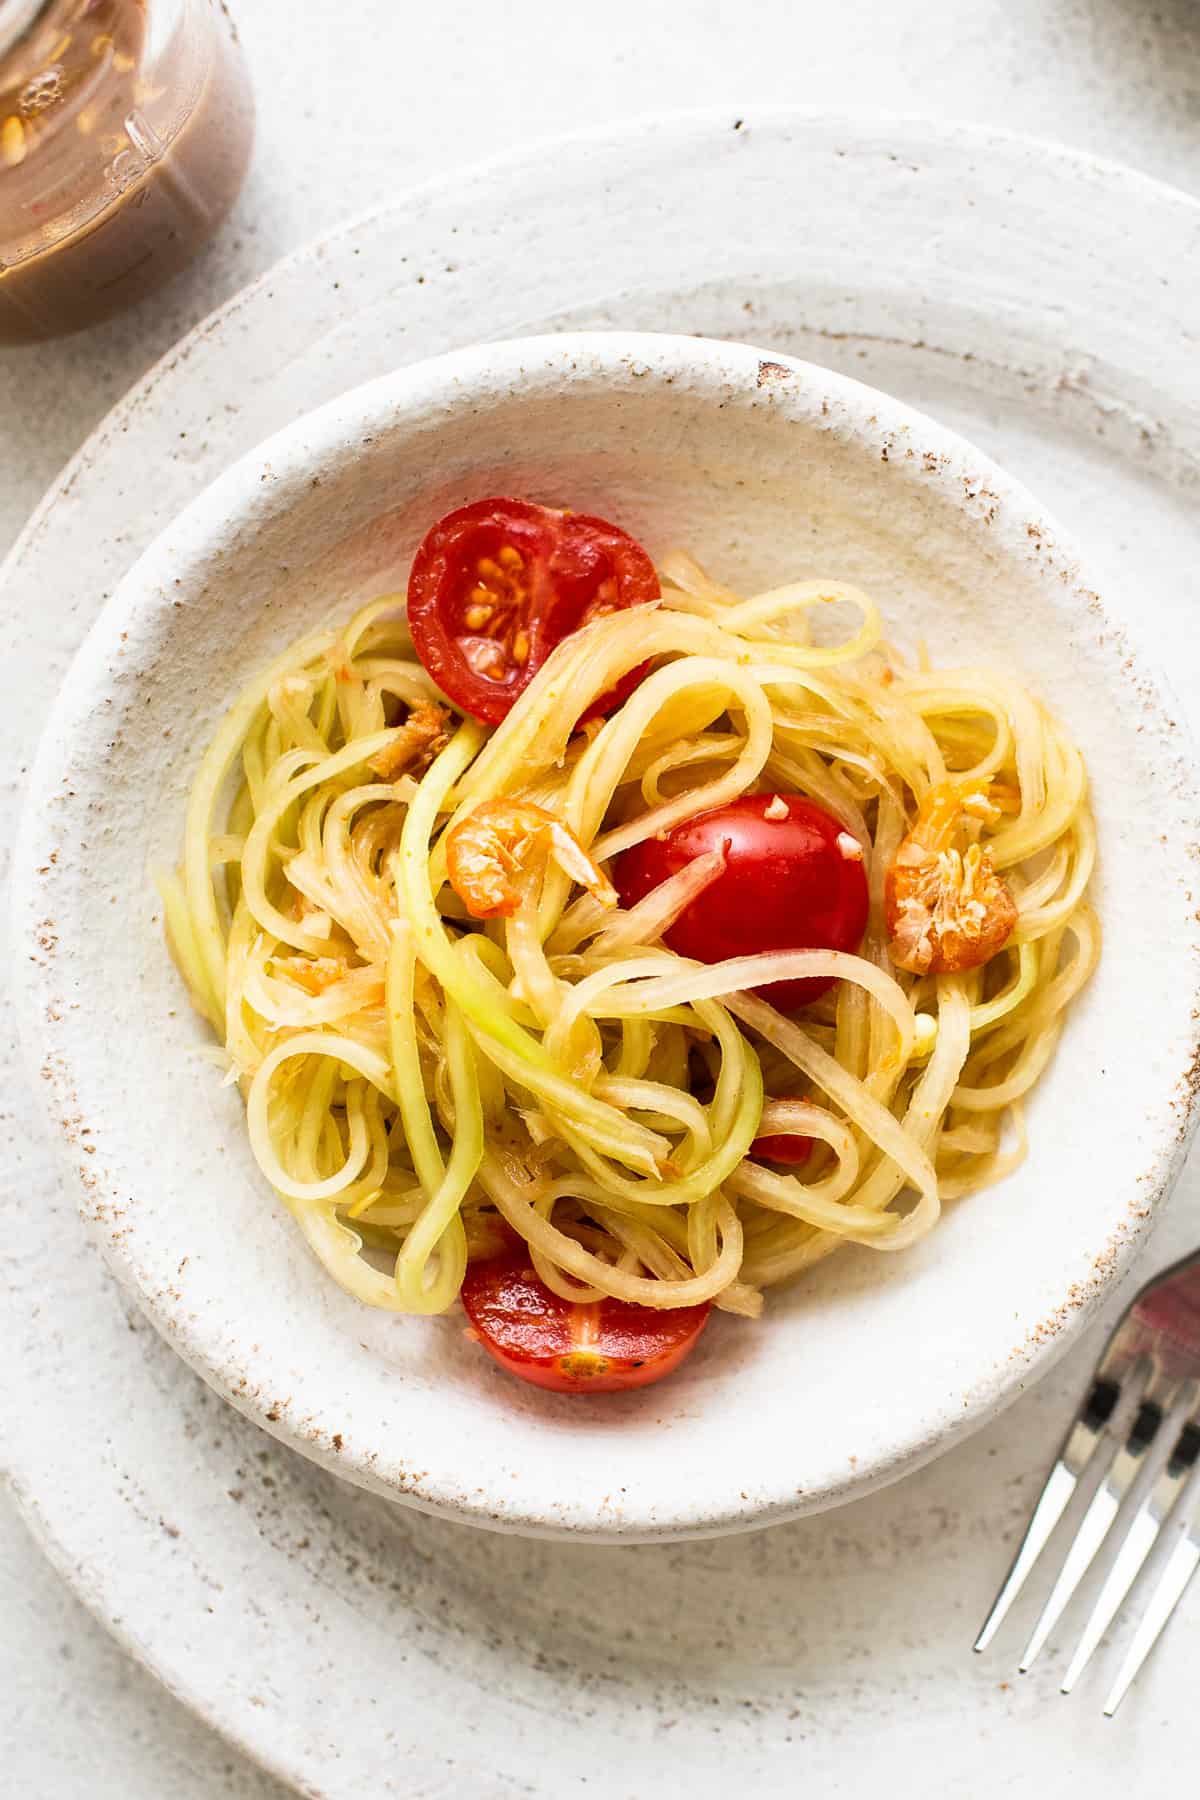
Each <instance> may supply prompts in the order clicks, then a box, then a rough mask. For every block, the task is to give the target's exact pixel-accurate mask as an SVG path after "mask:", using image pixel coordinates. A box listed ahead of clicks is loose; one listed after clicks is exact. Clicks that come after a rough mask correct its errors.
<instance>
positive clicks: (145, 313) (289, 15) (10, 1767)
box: [0, 0, 1200, 1800]
mask: <svg viewBox="0 0 1200 1800" xmlns="http://www.w3.org/2000/svg"><path fill="white" fill-rule="evenodd" d="M839 15H840V16H839ZM237 16H238V19H239V23H240V25H241V29H242V35H243V38H244V40H245V42H246V45H247V49H248V52H249V55H250V57H251V60H252V64H253V71H254V76H255V81H256V87H257V91H258V96H259V105H260V137H259V147H258V154H257V160H256V164H255V168H254V172H253V174H252V177H251V181H250V183H249V185H248V188H247V190H246V193H245V196H244V198H243V200H242V202H241V204H240V206H239V208H238V211H237V213H236V215H235V217H234V219H233V221H232V222H231V224H230V226H229V227H228V228H227V230H226V232H225V234H224V236H223V238H222V240H221V242H220V243H219V244H218V245H217V246H216V247H215V249H214V251H213V252H212V253H211V254H210V256H209V257H208V258H207V259H206V260H205V262H204V263H203V264H202V265H201V267H200V268H199V269H198V270H196V271H195V272H193V273H192V274H190V275H188V276H185V277H184V278H183V279H182V280H181V282H180V283H178V284H176V286H175V287H174V288H173V289H172V290H170V292H169V293H168V294H167V295H165V296H163V297H161V298H160V299H159V300H157V301H154V302H151V303H149V304H148V305H147V306H146V307H145V308H143V309H142V310H141V311H140V312H139V313H138V314H137V315H135V316H133V317H131V318H128V319H126V320H123V321H117V322H115V323H114V324H113V325H111V326H109V327H106V328H103V329H101V330H100V331H98V332H96V333H93V334H91V335H90V336H86V337H83V338H79V339H75V340H72V341H70V342H68V343H67V344H63V345H58V346H49V347H46V348H44V349H39V350H35V351H20V352H18V351H7V352H0V550H2V549H4V548H7V545H8V543H9V542H10V541H11V539H12V538H13V537H14V536H15V534H16V532H17V530H18V529H19V528H20V525H21V524H22V522H23V520H24V518H25V517H26V516H27V514H28V512H29V511H30V509H31V508H32V506H33V505H34V503H35V502H36V500H37V498H38V497H39V495H40V494H41V492H42V490H43V489H44V488H45V487H46V485H47V484H48V482H49V481H50V479H51V478H52V476H53V475H54V474H55V473H56V471H57V469H58V468H59V467H60V465H61V464H62V463H63V462H64V461H65V460H66V458H67V457H68V456H69V455H70V454H71V453H72V452H73V451H74V450H75V449H76V448H77V447H78V445H79V444H80V442H81V441H82V440H83V438H84V437H85V435H86V434H87V432H88V430H89V429H90V428H91V426H92V425H93V424H94V423H95V422H96V421H97V419H98V418H99V417H101V416H102V414H103V413H104V412H105V411H106V410H107V408H108V406H109V405H110V404H111V403H112V402H113V401H114V400H115V399H117V398H118V396H119V395H120V394H121V393H122V392H123V391H124V390H125V389H126V388H127V387H128V386H129V385H130V383H131V382H132V381H134V380H135V379H136V378H137V377H138V376H139V375H140V374H141V373H142V372H143V370H144V369H145V368H146V367H147V366H148V365H149V363H151V362H152V361H153V360H154V359H155V358H156V357H157V356H158V355H159V354H160V353H161V352H162V351H163V350H165V349H166V348H167V347H168V346H169V345H170V344H171V343H172V342H173V341H174V340H175V339H176V338H177V337H178V336H179V335H180V333H181V332H183V331H184V330H186V329H187V328H188V327H189V326H190V325H192V324H193V323H194V322H195V321H196V320H197V319H199V318H200V317H202V316H203V315H204V313H205V312H207V311H208V310H209V309H210V308H211V307H212V306H213V305H215V304H217V303H218V302H219V301H220V300H222V299H223V298H225V296H226V295H228V294H230V293H232V292H233V291H234V290H235V289H236V288H238V287H240V286H241V285H243V283H244V282H246V281H247V280H249V279H251V278H252V277H253V276H254V275H256V274H258V273H259V272H260V271H261V270H262V269H264V268H265V267H267V266H268V265H269V264H270V263H271V262H273V261H274V260H275V259H276V258H277V257H278V256H279V255H280V254H282V253H283V252H285V251H286V250H288V249H290V248H292V247H293V246H294V245H295V244H297V243H299V242H302V241H303V240H304V239H306V238H308V237H310V236H312V235H314V234H316V233H317V232H319V231H321V230H324V229H325V228H327V227H328V226H331V225H334V224H336V223H338V222H339V221H340V220H342V219H343V218H345V217H346V216H348V215H349V214H351V213H353V212H357V211H360V210H362V209H363V208H365V207H366V206H369V205H371V204H374V203H375V202H377V201H380V200H384V199H387V198H389V197H391V196H393V195H394V194H395V193H396V191H397V190H398V189H399V188H401V187H404V186H407V185H410V184H411V183H413V182H416V181H420V180H423V179H426V178H428V177H429V176H432V175H435V174H439V173H442V172H445V171H447V170H450V169H452V168H454V167H457V166H461V165H463V164H465V163H467V162H469V161H473V160H475V159H477V158H479V157H480V156H483V155H487V154H490V153H491V152H494V151H501V150H506V149H509V148H512V147H514V146H517V145H520V144H522V143H525V142H528V141H530V140H531V139H534V138H537V137H542V136H546V135H548V134H552V133H554V132H557V131H561V130H565V129H568V128H570V127H572V126H575V125H583V124H600V123H604V122H606V121H610V120H616V119H620V118H623V117H628V116H631V115H635V114H638V113H644V112H647V111H652V110H666V109H676V108H681V107H689V106H694V105H695V106H699V105H709V104H720V103H726V102H727V103H728V105H729V107H730V111H731V115H732V116H736V115H737V113H738V111H739V110H740V108H741V107H742V106H745V105H747V104H749V103H750V102H752V101H755V102H757V101H777V102H790V103H800V104H804V103H808V104H820V105H826V106H830V107H841V106H863V107H885V108H888V109H890V110H903V111H913V112H923V113H928V114H930V115H934V116H948V117H959V118H964V119H970V120H973V121H976V122H981V123H986V124H993V125H998V126H1004V127H1007V128H1010V129H1015V130H1022V131H1028V132H1030V133H1034V134H1037V135H1040V136H1044V137H1056V138H1059V139H1062V140H1064V141H1066V142H1068V143H1072V144H1075V145H1078V146H1081V147H1084V148H1087V149H1091V150H1094V151H1099V152H1101V153H1103V154H1106V155H1109V156H1112V157H1116V158H1120V159H1122V160H1125V161H1128V162H1131V163H1133V164H1135V165H1137V166H1139V167H1141V168H1143V169H1145V170H1147V171H1148V172H1150V173H1153V174H1156V175H1159V176H1161V177H1163V178H1165V179H1168V180H1173V181H1176V182H1178V183H1179V184H1180V185H1182V186H1185V187H1188V188H1190V189H1192V190H1193V191H1194V190H1196V189H1197V188H1200V7H1196V6H1195V5H1193V3H1192V0H1164V3H1163V4H1161V5H1157V6H1146V5H1144V4H1141V3H1140V0H1007V3H1004V4H1001V3H1000V0H969V3H968V4H964V3H963V0H925V3H924V4H923V5H921V6H920V7H914V6H912V5H911V4H898V3H892V0H884V3H876V4H873V5H871V4H862V3H860V4H858V5H855V6H849V5H847V6H842V7H840V8H838V7H830V6H828V5H821V6H817V5H813V4H805V3H804V0H790V3H789V0H742V3H741V4H740V5H736V6H735V5H729V4H715V3H712V0H708V3H701V4H693V5H691V6H688V7H685V6H683V5H680V4H678V3H676V0H660V3H658V4H656V3H655V0H637V3H634V0H608V3H607V4H606V5H605V6H603V7H595V8H581V7H563V6H561V5H550V4H547V3H546V0H515V3H514V0H510V3H509V4H508V5H507V6H505V7H503V8H502V7H500V6H497V5H495V4H494V3H492V4H488V5H483V4H479V3H478V0H471V3H469V4H463V3H457V4H441V5H436V4H435V5H421V6H414V5H410V4H405V3H401V4H396V3H394V0H341V4H339V5H337V6H334V5H332V4H330V0H308V4H306V5H305V6H304V7H297V6H296V5H295V4H294V0H242V4H241V5H240V6H239V7H238V8H237ZM796 208H797V217H798V218H800V219H802V210H803V197H802V196H797V197H796ZM1163 255H1164V258H1166V257H1169V255H1170V246H1168V245H1164V246H1163ZM10 678H11V675H10ZM48 1403H50V1402H49V1401H48ZM0 1508H3V1510H0V1619H2V1620H3V1627H2V1628H0V1693H2V1694H3V1695H4V1701H3V1704H2V1706H0V1757H2V1758H3V1762H2V1765H0V1766H3V1768H4V1771H5V1774H4V1781H3V1786H4V1789H5V1791H6V1792H11V1793H14V1794H15V1793H24V1794H27V1795H31V1796H35V1797H37V1800H41V1797H42V1796H47V1797H52V1800H59V1797H60V1796H62V1797H64V1800H73V1797H74V1796H76V1795H79V1796H85V1795H86V1796H88V1797H89V1800H92V1797H93V1796H94V1797H95V1800H109V1797H110V1796H112V1797H114V1800H115V1797H116V1796H121V1797H122V1800H126V1797H127V1800H143V1797H146V1800H150V1797H154V1800H157V1797H158V1796H168V1795H169V1796H179V1797H180V1800H192V1797H193V1796H205V1795H213V1794H217V1795H220V1794H232V1795H237V1796H239V1797H245V1800H249V1797H251V1796H253V1797H254V1800H262V1797H264V1796H269V1795H276V1794H279V1793H281V1791H282V1790H280V1789H279V1788H278V1786H277V1784H275V1783H274V1782H272V1781H269V1780H268V1779H266V1778H265V1777H263V1776H261V1775H259V1774H258V1773H257V1772H256V1771H254V1770H253V1769H251V1768H250V1767H249V1766H248V1765H247V1764H246V1763H244V1762H243V1761H242V1759H241V1758H240V1757H238V1756H237V1755H235V1754H234V1753H233V1752H231V1751H229V1750H228V1749H226V1747H225V1746H224V1745H222V1744H221V1743H220V1742H219V1741H218V1740H216V1739H215V1738H213V1737H212V1736H211V1735H210V1734H209V1733H207V1732H206V1731H205V1730H204V1728H202V1727H201V1726H199V1725H197V1724H195V1723H194V1722H193V1721H192V1720H191V1718H190V1716H189V1715H188V1714H186V1713H185V1712H184V1711H183V1709H182V1708H180V1707H179V1706H178V1705H177V1704H176V1703H175V1702H174V1701H172V1700H171V1699H170V1698H169V1697H168V1696H167V1695H166V1694H165V1693H163V1692H162V1690H160V1689H159V1688H158V1687H157V1685H156V1684H155V1683H154V1682H153V1681H152V1680H151V1679H150V1678H149V1677H147V1676H145V1675H143V1674H142V1673H141V1672H140V1671H138V1670H137V1669H135V1668H134V1667H133V1666H132V1665H131V1664H129V1663H128V1662H127V1660H126V1659H125V1657H124V1655H123V1654H122V1653H121V1652H120V1651H119V1650H118V1649H117V1648H116V1647H115V1646H114V1645H112V1644H111V1643H110V1642H109V1640H108V1639H107V1637H106V1636H105V1635H104V1633H103V1632H102V1631H101V1630H100V1629H99V1627H97V1626H96V1625H94V1624H93V1623H92V1621H91V1619H90V1618H89V1617H88V1615H87V1614H86V1613H85V1612H84V1611H83V1610H82V1609H81V1607H80V1606H79V1605H78V1604H77V1602H75V1601H74V1599H73V1598H72V1597H71V1596H70V1594H69V1593H68V1592H67V1590H66V1589H65V1588H64V1587H63V1586H62V1584H61V1583H60V1582H59V1580H58V1578H57V1576H55V1575H54V1574H52V1573H51V1571H50V1570H49V1569H48V1568H47V1567H46V1566H45V1565H44V1564H43V1563H42V1561H41V1559H40V1556H39V1553H38V1552H37V1551H36V1550H35V1549H34V1547H33V1545H32V1543H31V1542H30V1541H29V1539H28V1538H27V1537H26V1535H25V1532H24V1528H23V1526H22V1525H21V1523H20V1521H19V1520H18V1519H17V1518H16V1517H15V1515H13V1514H12V1513H11V1511H10V1510H8V1506H7V1502H6V1501H4V1502H0ZM1097 1726H1098V1721H1096V1720H1094V1719H1092V1718H1090V1717H1089V1718H1087V1719H1085V1718H1084V1717H1083V1716H1082V1715H1081V1717H1080V1722H1079V1728H1080V1730H1095V1729H1097ZM966 1729H969V1726H968V1727H966ZM926 1747H927V1749H929V1750H930V1751H931V1752H932V1751H933V1749H934V1747H933V1746H926ZM997 1749H998V1747H997V1746H996V1745H992V1746H991V1747H987V1746H983V1745H981V1746H980V1754H981V1756H986V1757H988V1758H989V1761H991V1759H993V1758H994V1757H995V1756H996V1754H997ZM1001 1754H1002V1752H1001ZM996 1791H997V1792H1000V1791H1003V1790H1002V1787H1001V1788H997V1789H996ZM1042 1791H1043V1792H1044V1793H1045V1794H1047V1795H1048V1796H1049V1797H1050V1800H1056V1795H1057V1793H1058V1792H1059V1791H1060V1790H1058V1789H1056V1788H1055V1786H1054V1780H1053V1775H1052V1772H1050V1771H1047V1781H1046V1784H1045V1785H1044V1787H1043V1790H1042Z"/></svg>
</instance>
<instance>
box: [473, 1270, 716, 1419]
mask: <svg viewBox="0 0 1200 1800" xmlns="http://www.w3.org/2000/svg"><path fill="white" fill-rule="evenodd" d="M462 1303H463V1306H464V1307H465V1309H466V1313H467V1317H468V1318H469V1319H470V1321H471V1325H472V1328H473V1332H474V1335H475V1337H476V1338H477V1339H478V1341H479V1343H481V1344H482V1345H483V1348H484V1349H485V1350H486V1351H487V1353H488V1355H489V1356H490V1357H492V1358H493V1360H494V1361H496V1362H498V1363H499V1364H500V1367H501V1368H502V1369H507V1370H508V1372H509V1374H510V1375H517V1376H519V1377H520V1379H521V1380H522V1381H528V1382H532V1384H533V1385H534V1386H535V1387H542V1388H552V1389H553V1390H554V1391H555V1392H556V1393H560V1394H614V1393H619V1392H621V1391H622V1390H624V1389H626V1388H638V1387H648V1386H649V1384H650V1383H651V1382H652V1381H661V1380H662V1378H663V1376H664V1375H669V1374H670V1373H671V1371H672V1370H673V1369H677V1368H678V1367H679V1364H680V1363H681V1362H682V1361H683V1359H684V1357H685V1356H687V1355H688V1353H689V1352H690V1351H691V1350H692V1349H693V1348H694V1346H695V1344H696V1340H697V1339H698V1338H699V1336H700V1333H701V1332H702V1331H703V1330H704V1327H705V1325H706V1324H707V1323H708V1315H709V1313H710V1311H711V1310H712V1309H711V1307H710V1306H709V1305H707V1304H705V1305H703V1306H684V1307H673V1308H671V1309H669V1310H668V1309H663V1310H659V1309H658V1308H657V1307H652V1306H634V1305H632V1304H630V1303H629V1302H628V1301H625V1300H609V1299H605V1300H598V1301H596V1302H595V1303H594V1304H590V1305H587V1306H578V1305H574V1304H573V1303H572V1302H571V1301H569V1300H563V1299H560V1297H559V1296H558V1295H557V1294H555V1293H552V1292H551V1291H550V1289H549V1288H548V1287H546V1285H545V1284H544V1282H542V1281H541V1280H539V1278H538V1276H537V1274H536V1273H535V1271H534V1269H533V1268H532V1266H531V1264H530V1261H529V1257H528V1254H527V1252H526V1251H525V1250H524V1249H520V1250H513V1251H510V1252H508V1253H507V1254H505V1255H504V1256H498V1257H493V1258H492V1259H491V1260H490V1261H487V1262H477V1263H471V1264H470V1265H469V1266H468V1269H467V1272H466V1275H465V1276H464V1278H463V1285H462Z"/></svg>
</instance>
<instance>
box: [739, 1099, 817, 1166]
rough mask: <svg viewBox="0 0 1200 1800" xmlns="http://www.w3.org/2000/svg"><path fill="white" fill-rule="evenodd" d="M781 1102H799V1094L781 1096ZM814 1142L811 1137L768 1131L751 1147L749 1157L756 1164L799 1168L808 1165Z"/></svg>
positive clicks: (757, 1138) (756, 1139)
mask: <svg viewBox="0 0 1200 1800" xmlns="http://www.w3.org/2000/svg"><path fill="white" fill-rule="evenodd" d="M779 1098H780V1099H781V1100H784V1099H786V1100H799V1099H800V1098H801V1096H800V1095H799V1094H780V1095H779ZM812 1147H813V1141H812V1139H811V1138H810V1137H795V1136H794V1135H793V1134H792V1133H791V1132H788V1131H780V1132H773V1131H768V1132H767V1133H766V1135H765V1136H764V1137H756V1138H755V1140H754V1142H753V1143H752V1144H751V1146H750V1150H749V1155H751V1156H752V1157H753V1158H754V1160H755V1162H773V1163H786V1164H788V1166H789V1167H791V1168H798V1167H799V1166H800V1164H801V1163H806V1162H807V1161H808V1159H809V1157H810V1156H811V1155H812Z"/></svg>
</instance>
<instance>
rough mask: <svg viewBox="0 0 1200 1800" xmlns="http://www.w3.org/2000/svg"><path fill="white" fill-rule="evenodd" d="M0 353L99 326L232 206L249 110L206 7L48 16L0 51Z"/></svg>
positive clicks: (93, 3) (76, 4)
mask: <svg viewBox="0 0 1200 1800" xmlns="http://www.w3.org/2000/svg"><path fill="white" fill-rule="evenodd" d="M14 9H15V10H16V12H18V13H21V12H22V9H23V12H24V14H25V15H28V13H29V11H30V0H7V5H6V4H5V0H0V343H23V342H30V341H33V340H35V339H38V338H46V337H53V336H56V335H58V334H59V333H63V332H69V331H77V330H79V329H81V328H82V327H83V326H86V325H90V324H93V323H95V322H96V321H98V320H100V319H104V318H108V317H109V316H110V315H111V314H113V313H115V312H118V311H119V310H120V309H121V308H122V307H125V306H127V305H129V304H131V303H132V302H133V301H134V300H137V299H140V298H141V296H142V295H143V294H146V293H149V292H150V291H151V289H153V288H156V287H158V286H159V285H161V283H163V282H164V281H166V280H167V279H168V278H169V277H170V276H172V275H174V274H176V273H177V271H178V270H180V269H181V268H183V266H184V265H185V264H186V263H188V262H189V261H190V260H191V258H192V257H193V256H194V255H195V253H196V252H197V250H199V249H200V248H201V246H202V245H203V244H204V243H205V242H206V240H207V239H208V238H209V237H210V236H211V235H212V233H213V232H214V231H215V230H216V228H217V226H218V225H219V224H220V223H221V221H222V219H223V218H224V217H225V215H226V213H227V212H228V211H229V208H230V207H231V206H232V204H233V202H234V200H235V198H236V197H237V194H238V191H239V189H240V187H241V185H242V180H243V178H244V176H245V173H246V166H247V163H248V161H249V156H250V146H251V142H252V139H253V133H254V107H253V100H252V97H251V92H250V85H249V81H248V78H247V74H246V69H245V64H244V61H243V58H242V54H241V50H240V48H239V46H238V43H237V38H236V33H235V32H234V29H233V27H232V25H231V23H230V21H229V18H228V15H227V13H226V12H225V9H224V7H223V6H222V5H219V4H216V3H215V0H47V3H46V4H43V5H42V6H41V7H40V8H39V9H37V10H36V16H35V18H34V19H33V21H32V23H28V24H27V25H26V27H25V29H24V31H23V33H22V34H21V35H19V36H18V37H17V39H16V41H15V42H14V43H12V44H11V45H10V46H9V47H8V49H7V53H5V52H4V50H3V45H4V42H5V40H4V30H5V23H6V14H7V16H8V18H9V19H10V20H11V17H12V14H13V11H14Z"/></svg>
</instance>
